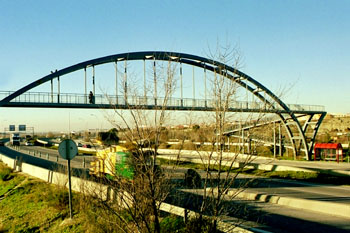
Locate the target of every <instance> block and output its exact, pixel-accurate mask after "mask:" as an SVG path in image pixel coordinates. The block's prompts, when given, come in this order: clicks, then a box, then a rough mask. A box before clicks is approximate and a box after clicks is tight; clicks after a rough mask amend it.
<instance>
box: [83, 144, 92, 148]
mask: <svg viewBox="0 0 350 233" xmlns="http://www.w3.org/2000/svg"><path fill="white" fill-rule="evenodd" d="M83 148H91V145H90V144H84V145H83Z"/></svg>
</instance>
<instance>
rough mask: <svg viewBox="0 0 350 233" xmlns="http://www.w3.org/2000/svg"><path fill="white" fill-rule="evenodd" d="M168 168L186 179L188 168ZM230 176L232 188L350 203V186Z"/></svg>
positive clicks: (214, 179)
mask: <svg viewBox="0 0 350 233" xmlns="http://www.w3.org/2000/svg"><path fill="white" fill-rule="evenodd" d="M166 168H167V169H166V171H167V173H168V174H169V175H170V177H171V178H172V179H175V178H177V179H179V180H180V179H184V177H185V173H186V171H187V168H177V169H173V168H172V167H171V166H167V167H166ZM196 171H197V172H198V174H199V175H200V176H201V178H202V181H204V179H205V178H206V176H207V173H206V172H205V171H204V170H199V169H197V170H196ZM220 176H221V180H223V179H225V177H226V176H227V173H226V172H224V173H221V174H220ZM229 176H230V177H231V178H234V179H235V181H234V182H233V184H232V186H231V187H232V188H238V187H246V190H247V191H248V192H253V193H262V194H268V195H277V196H284V197H295V198H302V199H310V200H318V201H325V202H335V203H345V204H350V187H349V186H337V185H325V184H314V183H309V182H302V181H294V180H283V179H274V178H265V177H256V176H252V175H244V174H239V175H238V176H237V177H235V173H232V174H229ZM210 177H211V178H212V179H213V182H214V183H213V182H211V181H209V184H212V185H214V186H215V185H216V183H215V181H216V179H217V177H218V173H217V172H215V171H212V172H210Z"/></svg>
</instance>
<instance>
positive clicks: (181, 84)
mask: <svg viewBox="0 0 350 233" xmlns="http://www.w3.org/2000/svg"><path fill="white" fill-rule="evenodd" d="M180 86H181V96H180V98H181V107H183V98H184V96H183V94H184V93H183V82H182V62H180Z"/></svg>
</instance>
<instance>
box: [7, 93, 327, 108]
mask: <svg viewBox="0 0 350 233" xmlns="http://www.w3.org/2000/svg"><path fill="white" fill-rule="evenodd" d="M11 93H12V92H0V97H1V99H4V98H6V97H7V96H9V95H10V94H11ZM163 103H166V106H164V108H165V109H167V110H184V111H187V110H192V111H215V106H216V104H215V101H213V100H210V99H207V100H205V99H192V98H183V99H181V98H168V99H167V100H165V99H164V98H162V97H159V98H154V97H145V96H121V95H119V96H116V95H102V94H101V95H95V96H94V103H89V98H88V95H84V94H74V93H60V94H58V93H50V92H26V93H24V94H22V95H20V96H18V97H16V98H15V99H14V100H12V101H10V102H4V101H0V106H2V107H35V108H100V109H101V108H102V109H113V108H118V109H129V108H139V109H157V108H160V107H161V106H162V104H163ZM288 107H289V108H290V110H292V111H293V112H294V113H319V112H324V111H325V109H324V106H319V105H301V104H288ZM227 110H228V111H231V112H264V113H276V112H281V113H284V112H285V110H284V109H282V108H281V107H279V106H274V107H271V106H270V105H267V104H264V103H261V102H260V103H259V102H248V101H232V102H230V103H229V106H228V109H227Z"/></svg>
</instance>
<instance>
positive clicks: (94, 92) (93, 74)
mask: <svg viewBox="0 0 350 233" xmlns="http://www.w3.org/2000/svg"><path fill="white" fill-rule="evenodd" d="M92 91H93V94H94V96H95V95H96V89H95V65H93V66H92Z"/></svg>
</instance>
